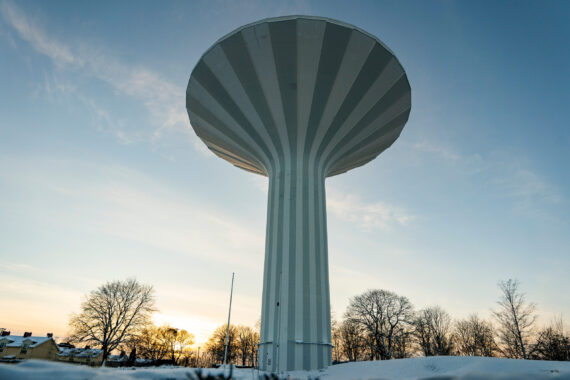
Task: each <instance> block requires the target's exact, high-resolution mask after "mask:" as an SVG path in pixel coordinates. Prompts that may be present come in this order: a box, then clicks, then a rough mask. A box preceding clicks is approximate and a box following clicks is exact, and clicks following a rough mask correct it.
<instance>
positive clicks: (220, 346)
mask: <svg viewBox="0 0 570 380" xmlns="http://www.w3.org/2000/svg"><path fill="white" fill-rule="evenodd" d="M226 329H227V325H222V326H219V327H218V328H217V329H216V330H214V332H213V333H212V335H211V336H210V338H209V339H208V342H206V347H205V348H206V351H207V352H208V353H210V354H211V356H212V360H213V361H214V363H216V362H217V363H222V362H223V360H224V348H225V344H226ZM237 351H238V345H237V327H236V326H234V325H230V330H229V340H228V363H232V362H234V363H235V358H236V355H237Z"/></svg>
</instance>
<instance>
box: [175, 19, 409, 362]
mask: <svg viewBox="0 0 570 380" xmlns="http://www.w3.org/2000/svg"><path fill="white" fill-rule="evenodd" d="M186 107H187V109H188V116H189V118H190V122H191V124H192V127H193V128H194V130H195V131H196V134H197V135H198V136H199V137H200V138H201V139H202V140H203V141H204V142H205V143H206V145H207V146H208V148H210V149H211V150H212V151H213V152H214V153H215V154H216V155H218V156H219V157H221V158H223V159H225V160H227V161H229V162H230V163H232V164H233V165H235V166H237V167H240V168H242V169H244V170H248V171H251V172H254V173H258V174H262V175H266V176H268V177H269V192H268V199H267V230H266V241H265V269H264V272H263V295H262V312H261V313H262V314H261V319H262V322H261V342H260V345H259V367H260V369H262V370H268V371H272V372H281V371H288V370H297V369H307V370H311V369H317V368H322V367H325V366H327V365H329V364H330V363H331V359H332V353H331V331H330V327H331V326H330V293H329V272H328V252H327V221H326V196H325V178H326V177H327V176H330V175H336V174H340V173H342V172H345V171H347V170H350V169H353V168H355V167H358V166H360V165H363V164H365V163H366V162H369V161H370V160H372V159H374V158H375V157H376V156H377V155H378V154H380V153H381V152H382V151H383V150H385V149H386V148H388V147H389V146H390V145H392V143H393V142H394V141H395V140H396V139H397V137H398V136H399V135H400V133H401V130H402V128H403V126H404V125H405V123H406V122H407V120H408V116H409V113H410V109H411V90H410V86H409V83H408V80H407V77H406V74H405V72H404V70H403V68H402V66H401V65H400V63H399V62H398V60H397V59H396V57H395V56H394V54H393V53H392V52H391V51H390V50H389V49H388V48H387V47H386V46H385V45H384V44H383V43H382V42H381V41H380V40H378V39H377V38H376V37H374V36H372V35H370V34H368V33H366V32H364V31H362V30H360V29H358V28H356V27H354V26H352V25H348V24H345V23H342V22H340V21H336V20H330V19H327V18H321V17H311V16H287V17H278V18H273V19H266V20H261V21H259V22H256V23H253V24H249V25H246V26H244V27H241V28H239V29H237V30H235V31H233V32H232V33H230V34H228V35H226V36H224V37H223V38H221V39H220V40H219V41H218V42H216V43H215V44H214V45H213V46H212V47H211V48H210V49H209V50H208V51H206V53H204V55H203V56H202V58H201V59H200V60H199V62H198V64H197V65H196V67H195V68H194V70H193V71H192V75H191V77H190V80H189V82H188V89H187V92H186Z"/></svg>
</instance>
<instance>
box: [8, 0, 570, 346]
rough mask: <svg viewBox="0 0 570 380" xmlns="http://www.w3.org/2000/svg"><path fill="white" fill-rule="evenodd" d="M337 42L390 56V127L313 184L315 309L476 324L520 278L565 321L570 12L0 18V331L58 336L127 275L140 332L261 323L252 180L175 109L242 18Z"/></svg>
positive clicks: (569, 311)
mask: <svg viewBox="0 0 570 380" xmlns="http://www.w3.org/2000/svg"><path fill="white" fill-rule="evenodd" d="M289 14H306V15H316V16H325V17H330V18H334V19H338V20H342V21H345V22H348V23H351V24H354V25H356V26H358V27H360V28H362V29H364V30H366V31H368V32H370V33H372V34H374V35H376V36H377V37H379V38H380V39H381V40H382V41H383V42H384V43H385V44H386V45H387V46H388V47H389V48H390V49H391V50H392V51H393V52H394V53H395V55H396V56H397V57H398V59H399V61H400V62H401V64H402V66H403V67H404V69H405V70H406V73H407V76H408V79H409V82H410V85H411V88H412V111H411V115H410V119H409V121H408V123H407V125H406V127H405V128H404V130H403V132H402V134H401V136H400V137H399V139H398V140H397V141H396V143H394V145H393V146H392V147H391V148H389V149H388V150H387V151H385V152H383V153H382V154H381V155H380V156H379V157H378V158H377V159H376V160H374V161H372V162H371V163H369V164H367V165H365V166H363V167H361V168H358V169H355V170H352V171H350V172H348V173H345V174H342V175H339V176H335V177H332V178H329V179H327V183H326V186H327V211H328V250H329V265H330V289H331V307H332V311H333V313H334V315H333V316H334V317H335V318H336V319H341V318H342V315H343V313H344V311H345V309H346V307H347V305H348V303H349V301H350V298H351V297H354V296H356V295H358V294H361V293H363V292H365V291H366V290H368V289H387V290H391V291H393V292H396V293H397V294H399V295H403V296H406V297H408V298H409V299H410V301H411V302H412V303H413V304H414V305H415V307H416V309H421V308H424V307H427V306H431V305H440V306H442V307H443V308H444V309H446V310H447V311H448V312H449V313H450V314H451V315H452V316H453V317H455V318H464V317H466V316H468V315H470V314H471V313H478V314H479V315H480V316H482V317H489V316H490V315H491V312H490V311H491V310H492V309H493V308H496V301H497V300H498V297H499V290H498V287H497V283H498V282H499V281H501V280H506V279H508V278H514V279H518V280H519V281H520V283H521V289H522V290H523V291H524V292H525V293H526V297H527V299H528V300H529V301H532V302H535V303H536V304H537V310H538V312H539V314H540V321H541V323H548V322H549V321H550V320H551V319H552V318H554V317H555V316H560V315H562V317H563V318H564V319H565V320H566V321H567V322H570V292H569V291H568V289H570V275H569V274H570V170H569V169H568V166H569V163H570V130H569V128H568V126H569V125H568V124H569V123H568V110H569V109H570V108H569V105H570V48H569V46H570V45H569V41H570V3H568V2H566V1H548V2H541V1H500V2H496V1H478V2H468V1H455V2H454V1H422V2H420V1H413V2H408V1H393V2H383V1H359V2H353V1H344V2H343V1H297V2H295V1H283V2H262V1H247V2H245V1H243V2H242V1H168V2H164V1H163V2H156V1H155V2H149V1H137V2H136V3H133V2H126V1H124V2H116V1H96V2H74V1H59V0H50V1H18V2H12V1H4V0H0V72H1V75H0V305H1V306H0V327H4V328H7V329H8V330H11V331H12V333H22V332H24V331H32V332H33V333H34V335H43V334H44V333H46V332H53V333H54V334H55V335H56V336H59V337H64V336H65V335H66V334H67V333H68V329H67V322H68V319H69V316H70V315H71V314H72V313H74V312H78V311H79V308H80V304H81V299H82V297H83V296H84V295H86V294H88V293H89V292H90V291H92V290H94V289H96V288H97V287H98V286H100V285H102V284H103V283H105V282H107V281H113V280H124V279H126V278H129V277H136V278H137V279H138V280H139V281H140V282H142V283H145V284H150V285H152V286H153V287H154V289H155V294H156V302H157V307H158V309H159V312H158V313H157V314H156V315H155V317H154V321H155V323H157V324H162V323H170V324H171V325H173V326H175V327H179V328H184V329H187V330H188V331H190V332H192V333H194V334H195V335H196V340H197V345H199V344H200V343H201V342H204V341H205V340H207V338H208V336H209V335H210V333H211V332H212V331H213V330H214V329H215V328H216V327H217V326H219V325H222V324H223V323H225V321H226V318H227V312H228V310H227V308H228V301H229V288H230V282H231V274H232V272H235V273H236V279H235V288H234V298H233V309H232V322H233V323H236V324H245V325H250V326H254V325H255V323H256V322H257V321H258V320H259V318H260V314H261V291H262V289H261V287H262V276H263V259H264V241H265V222H266V206H267V179H266V178H265V177H261V176H258V175H255V174H251V173H247V172H245V171H243V170H239V169H237V168H235V167H233V166H232V165H230V164H229V163H227V162H225V161H223V160H221V159H219V158H217V157H215V156H214V155H213V154H212V153H210V152H209V151H208V150H207V149H206V148H205V145H204V144H203V143H202V142H201V141H200V140H199V139H198V138H197V137H196V135H195V134H194V132H193V130H192V128H191V126H190V124H189V121H188V116H187V113H186V109H185V89H186V85H187V83H188V79H189V76H190V73H191V71H192V69H193V67H194V65H195V64H196V63H197V61H198V59H199V58H200V56H201V54H202V53H203V52H205V51H206V49H208V48H209V47H210V46H211V45H212V44H213V43H214V42H215V41H216V40H217V39H219V38H220V37H221V36H223V35H225V34H226V33H228V32H230V31H232V30H233V29H235V28H237V27H239V26H241V25H244V24H246V23H250V22H254V21H257V20H259V19H262V18H266V17H273V16H281V15H289Z"/></svg>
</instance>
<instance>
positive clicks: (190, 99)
mask: <svg viewBox="0 0 570 380" xmlns="http://www.w3.org/2000/svg"><path fill="white" fill-rule="evenodd" d="M410 92H411V90H410V85H409V83H408V79H407V77H406V74H405V72H404V70H403V68H402V66H401V65H400V63H399V62H398V60H397V58H396V57H395V56H394V55H393V53H392V52H391V51H390V50H389V49H388V48H387V47H386V46H385V45H384V44H383V43H382V42H381V41H380V40H378V39H377V38H376V37H374V36H372V35H370V34H368V33H366V32H364V31H362V30H360V29H358V28H356V27H354V26H351V25H348V24H345V23H342V22H339V21H335V20H330V19H326V18H319V17H309V16H288V17H280V18H272V19H266V20H261V21H259V22H256V23H253V24H249V25H246V26H244V27H241V28H239V29H237V30H235V31H233V32H232V33H230V34H228V35H226V36H224V37H223V38H221V39H220V40H219V41H217V42H216V43H215V44H214V45H213V46H212V47H211V48H210V49H209V50H208V51H207V52H206V53H205V54H204V55H203V56H202V58H201V59H200V60H199V62H198V64H197V65H196V67H195V68H194V70H193V72H192V75H191V77H190V81H189V83H188V89H187V108H188V114H189V117H190V121H191V124H192V127H193V128H194V130H195V131H196V133H197V135H198V136H199V137H200V138H201V139H202V140H203V141H204V142H205V143H206V145H207V146H208V148H209V149H210V150H212V151H213V152H214V153H215V154H216V155H218V156H219V157H221V158H223V159H225V160H227V161H229V162H231V163H232V164H234V165H235V166H238V167H240V168H242V169H245V170H248V171H251V172H254V173H258V174H262V175H269V172H270V171H271V170H272V168H275V167H278V166H279V165H280V164H281V165H282V164H283V161H284V160H286V159H287V158H288V157H290V156H296V157H298V158H300V159H308V158H310V159H311V160H315V165H317V166H318V167H319V170H322V171H323V172H324V174H325V176H332V175H336V174H340V173H343V172H346V171H348V170H350V169H353V168H355V167H358V166H361V165H364V164H366V163H367V162H369V161H371V160H373V159H374V158H375V157H376V156H378V154H380V153H381V152H382V151H384V150H385V149H386V148H388V147H389V146H390V145H392V143H393V142H394V141H395V140H396V139H397V138H398V136H399V134H400V132H401V131H402V128H403V127H404V125H405V123H406V121H407V119H408V116H409V113H410V108H411V93H410ZM301 157H304V158H301Z"/></svg>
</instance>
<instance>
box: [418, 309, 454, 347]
mask: <svg viewBox="0 0 570 380" xmlns="http://www.w3.org/2000/svg"><path fill="white" fill-rule="evenodd" d="M414 335H415V337H416V339H417V342H418V344H419V346H420V348H421V349H422V351H423V353H424V355H425V356H439V355H450V354H451V351H452V341H451V336H450V335H451V317H450V316H449V314H448V313H447V312H446V311H445V310H443V309H442V308H441V307H439V306H432V307H428V308H426V309H423V310H420V311H419V312H418V314H417V316H416V319H415V320H414Z"/></svg>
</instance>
